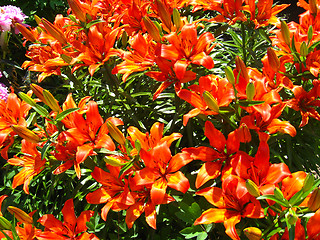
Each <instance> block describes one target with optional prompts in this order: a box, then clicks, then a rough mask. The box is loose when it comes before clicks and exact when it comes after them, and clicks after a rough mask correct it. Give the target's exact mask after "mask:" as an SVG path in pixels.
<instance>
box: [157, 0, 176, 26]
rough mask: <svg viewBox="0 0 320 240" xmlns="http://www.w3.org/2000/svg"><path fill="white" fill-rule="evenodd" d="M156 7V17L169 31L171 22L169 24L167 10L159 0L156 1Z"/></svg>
mask: <svg viewBox="0 0 320 240" xmlns="http://www.w3.org/2000/svg"><path fill="white" fill-rule="evenodd" d="M156 6H157V10H158V15H159V17H160V19H161V20H162V22H163V23H164V25H165V26H166V27H167V28H168V29H169V30H171V27H172V22H171V16H170V13H169V9H168V8H167V7H166V5H164V3H163V2H162V1H161V0H156Z"/></svg>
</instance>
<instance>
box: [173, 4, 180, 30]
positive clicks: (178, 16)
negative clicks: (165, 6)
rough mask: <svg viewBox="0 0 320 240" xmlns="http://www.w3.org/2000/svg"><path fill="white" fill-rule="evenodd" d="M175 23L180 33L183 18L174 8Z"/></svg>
mask: <svg viewBox="0 0 320 240" xmlns="http://www.w3.org/2000/svg"><path fill="white" fill-rule="evenodd" d="M172 18H173V23H174V25H175V27H176V30H177V31H178V30H179V29H180V27H181V17H180V13H179V11H178V9H176V8H174V9H173V12H172Z"/></svg>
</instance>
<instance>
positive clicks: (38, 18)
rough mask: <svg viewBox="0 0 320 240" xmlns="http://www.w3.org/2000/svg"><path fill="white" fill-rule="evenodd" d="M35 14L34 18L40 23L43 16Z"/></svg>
mask: <svg viewBox="0 0 320 240" xmlns="http://www.w3.org/2000/svg"><path fill="white" fill-rule="evenodd" d="M33 16H34V20H35V21H36V23H37V24H38V25H39V24H40V23H41V18H40V17H39V16H38V15H33Z"/></svg>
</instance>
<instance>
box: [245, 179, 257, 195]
mask: <svg viewBox="0 0 320 240" xmlns="http://www.w3.org/2000/svg"><path fill="white" fill-rule="evenodd" d="M246 188H247V190H248V192H249V193H250V194H251V195H252V196H254V197H259V196H260V191H259V188H258V186H257V184H255V182H253V181H252V180H250V179H247V180H246Z"/></svg>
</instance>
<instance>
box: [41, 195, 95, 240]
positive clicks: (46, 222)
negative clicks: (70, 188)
mask: <svg viewBox="0 0 320 240" xmlns="http://www.w3.org/2000/svg"><path fill="white" fill-rule="evenodd" d="M61 212H62V215H63V219H64V222H61V221H60V220H58V219H57V218H55V217H54V216H53V215H52V214H46V215H43V216H42V217H41V218H40V219H39V220H38V222H39V223H40V224H41V225H43V226H44V227H45V230H44V232H42V233H38V234H37V235H36V237H37V239H39V240H48V239H58V240H67V239H74V240H80V239H92V240H98V238H97V237H96V236H95V235H94V234H93V233H87V232H86V231H87V229H88V228H87V226H86V222H88V221H90V218H91V217H92V216H93V214H94V212H93V211H91V210H87V211H83V212H82V213H81V214H80V216H79V217H76V215H75V213H74V204H73V199H69V200H67V201H66V202H65V204H64V206H63V208H62V210H61Z"/></svg>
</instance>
